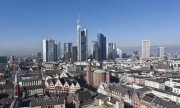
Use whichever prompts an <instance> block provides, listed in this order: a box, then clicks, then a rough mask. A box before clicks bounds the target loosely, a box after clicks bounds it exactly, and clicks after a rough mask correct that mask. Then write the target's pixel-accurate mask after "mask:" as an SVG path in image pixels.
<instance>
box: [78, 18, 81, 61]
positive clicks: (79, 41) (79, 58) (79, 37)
mask: <svg viewBox="0 0 180 108" xmlns="http://www.w3.org/2000/svg"><path fill="white" fill-rule="evenodd" d="M77 51H78V54H77V58H78V61H80V60H81V26H80V16H78V19H77Z"/></svg>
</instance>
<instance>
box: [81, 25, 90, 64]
mask: <svg viewBox="0 0 180 108" xmlns="http://www.w3.org/2000/svg"><path fill="white" fill-rule="evenodd" d="M87 43H88V42H87V29H83V30H81V49H80V50H81V51H80V53H81V58H80V61H85V60H86V59H87V54H88V52H87V51H88V50H87V46H88V45H87Z"/></svg>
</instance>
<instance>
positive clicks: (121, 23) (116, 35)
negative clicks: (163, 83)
mask: <svg viewBox="0 0 180 108" xmlns="http://www.w3.org/2000/svg"><path fill="white" fill-rule="evenodd" d="M78 14H80V19H81V27H82V28H86V29H88V33H89V34H88V35H89V37H88V39H89V42H90V41H92V40H96V37H97V36H96V35H97V33H98V32H99V28H100V30H101V32H102V33H103V34H104V35H105V36H106V37H107V40H108V42H117V43H118V46H139V45H140V42H141V40H142V39H150V40H151V43H152V44H153V45H160V44H179V43H180V0H0V55H2V54H8V53H9V54H20V53H26V54H27V53H31V52H35V51H38V50H41V48H42V39H44V38H52V39H55V40H57V41H60V42H73V44H74V45H76V40H77V39H76V19H77V17H78Z"/></svg>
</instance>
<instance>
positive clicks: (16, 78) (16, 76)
mask: <svg viewBox="0 0 180 108" xmlns="http://www.w3.org/2000/svg"><path fill="white" fill-rule="evenodd" d="M17 82H18V75H17V72H16V74H15V79H14V83H17Z"/></svg>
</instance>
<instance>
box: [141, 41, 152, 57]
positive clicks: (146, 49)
mask: <svg viewBox="0 0 180 108" xmlns="http://www.w3.org/2000/svg"><path fill="white" fill-rule="evenodd" d="M141 51H142V53H141V54H142V55H141V57H142V58H149V57H150V40H142V45H141Z"/></svg>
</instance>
